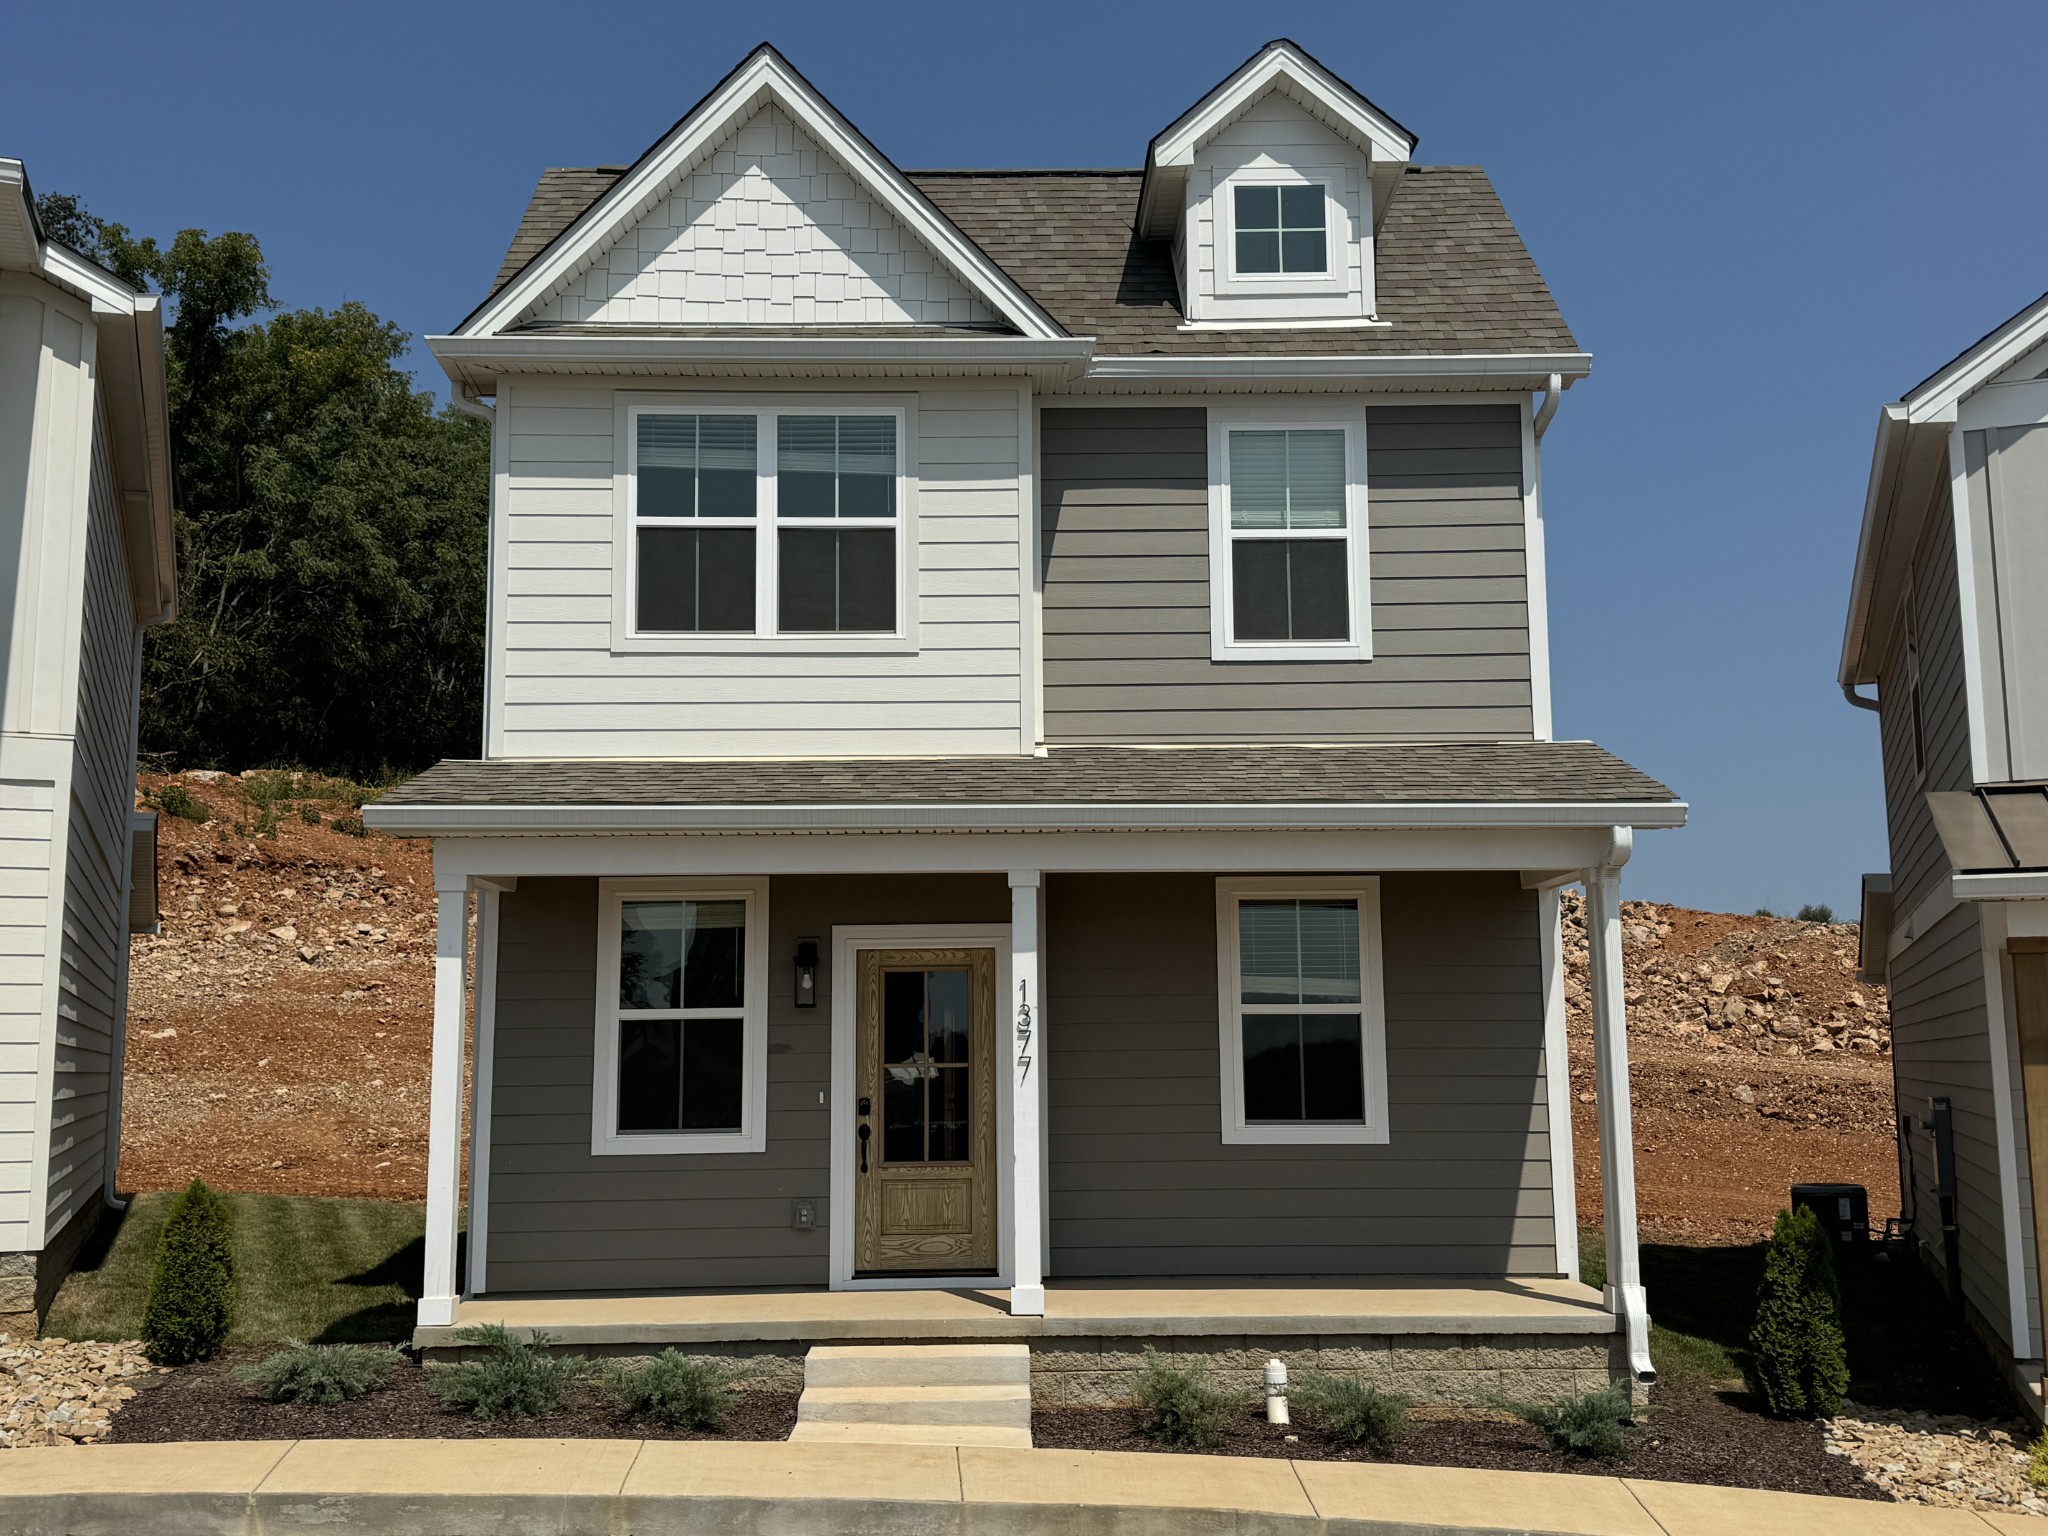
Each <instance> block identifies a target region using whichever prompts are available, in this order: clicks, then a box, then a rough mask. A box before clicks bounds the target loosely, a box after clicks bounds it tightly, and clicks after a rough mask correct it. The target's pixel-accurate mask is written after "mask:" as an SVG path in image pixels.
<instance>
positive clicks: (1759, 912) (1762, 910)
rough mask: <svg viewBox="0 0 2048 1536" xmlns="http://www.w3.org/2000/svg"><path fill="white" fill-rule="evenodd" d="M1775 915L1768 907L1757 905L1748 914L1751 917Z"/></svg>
mask: <svg viewBox="0 0 2048 1536" xmlns="http://www.w3.org/2000/svg"><path fill="white" fill-rule="evenodd" d="M1777 915H1778V914H1777V913H1775V912H1773V911H1772V910H1771V909H1770V908H1769V907H1758V908H1757V909H1756V911H1754V912H1752V913H1751V914H1750V916H1751V917H1776V916H1777Z"/></svg>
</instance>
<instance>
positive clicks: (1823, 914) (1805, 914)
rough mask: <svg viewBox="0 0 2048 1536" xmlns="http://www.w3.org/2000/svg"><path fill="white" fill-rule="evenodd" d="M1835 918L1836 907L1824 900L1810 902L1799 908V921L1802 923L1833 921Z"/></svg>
mask: <svg viewBox="0 0 2048 1536" xmlns="http://www.w3.org/2000/svg"><path fill="white" fill-rule="evenodd" d="M1834 920H1835V909H1834V908H1833V907H1831V906H1829V905H1828V904H1827V903H1826V902H1824V901H1815V902H1808V903H1807V904H1806V905H1805V906H1803V907H1801V908H1800V909H1799V921H1801V922H1802V923H1832V922H1833V921H1834Z"/></svg>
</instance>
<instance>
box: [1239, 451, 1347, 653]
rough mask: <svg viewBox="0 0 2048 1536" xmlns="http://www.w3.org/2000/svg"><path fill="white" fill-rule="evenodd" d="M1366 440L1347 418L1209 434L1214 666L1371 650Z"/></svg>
mask: <svg viewBox="0 0 2048 1536" xmlns="http://www.w3.org/2000/svg"><path fill="white" fill-rule="evenodd" d="M1359 436H1360V433H1359V429H1358V427H1357V426H1356V425H1355V424H1352V423H1347V422H1341V421H1332V422H1319V423H1304V424H1294V423H1282V422H1274V423H1272V424H1267V423H1265V422H1253V421H1245V422H1230V421H1224V422H1219V423H1216V424H1215V425H1214V426H1213V427H1212V430H1211V450H1210V451H1211V460H1212V466H1213V467H1212V473H1211V477H1210V478H1211V484H1210V522H1211V532H1210V580H1211V594H1210V601H1211V605H1212V611H1213V618H1212V626H1211V629H1212V639H1213V649H1214V654H1215V656H1216V659H1218V660H1269V661H1305V660H1319V659H1331V660H1339V659H1344V660H1357V659H1363V658H1364V657H1367V656H1369V655H1370V654H1371V650H1370V645H1369V628H1370V626H1369V623H1368V617H1367V613H1366V594H1367V591H1368V586H1367V564H1366V542H1365V526H1364V525H1365V505H1364V503H1365V494H1364V486H1363V484H1362V483H1361V476H1360V474H1359V472H1358V466H1359V465H1360V464H1361V462H1362V460H1363V457H1364V455H1363V452H1362V446H1361V444H1360V443H1359Z"/></svg>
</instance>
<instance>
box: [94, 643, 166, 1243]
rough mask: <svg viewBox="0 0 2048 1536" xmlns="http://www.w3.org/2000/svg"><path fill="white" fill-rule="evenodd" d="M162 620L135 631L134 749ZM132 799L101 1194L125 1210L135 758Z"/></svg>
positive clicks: (127, 812) (110, 1205)
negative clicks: (154, 635) (147, 659)
mask: <svg viewBox="0 0 2048 1536" xmlns="http://www.w3.org/2000/svg"><path fill="white" fill-rule="evenodd" d="M161 622H162V620H161V619H160V618H159V619H152V620H150V621H149V622H148V623H146V624H142V625H138V626H137V627H136V630H135V661H134V663H133V665H132V666H131V668H130V670H129V673H128V678H129V698H130V699H131V700H132V701H133V702H132V703H131V705H130V707H129V711H128V741H129V744H130V750H131V751H132V750H133V748H134V744H135V743H136V741H137V740H138V739H139V738H140V736H141V734H142V637H143V636H144V635H145V634H147V633H148V632H149V631H150V629H151V628H152V627H154V626H155V625H157V624H159V623H161ZM128 761H129V766H128V803H127V804H126V805H125V806H123V807H122V808H121V809H122V823H121V824H122V827H123V829H124V830H126V832H127V837H126V840H125V841H124V842H123V844H122V847H123V849H124V851H125V852H126V854H127V857H126V858H124V859H122V861H121V963H120V965H119V967H118V968H117V970H116V973H115V976H114V1029H113V1035H114V1041H113V1056H112V1059H111V1060H110V1061H109V1062H108V1064H107V1131H106V1166H105V1168H104V1169H102V1170H101V1183H100V1198H101V1200H102V1202H103V1203H104V1204H105V1205H106V1207H107V1209H109V1210H113V1211H125V1210H127V1209H128V1202H127V1201H126V1200H123V1199H122V1198H121V1197H120V1195H119V1194H117V1193H116V1192H115V1180H116V1179H117V1178H118V1177H119V1175H120V1172H121V1084H122V1077H123V1074H124V1073H125V1072H126V1070H127V1065H128V972H129V970H130V969H131V968H132V966H133V964H134V954H135V935H134V933H133V932H132V931H130V929H129V927H128V909H129V906H130V904H131V903H132V902H133V901H134V899H135V833H134V830H133V828H132V826H131V825H130V824H131V823H132V822H133V821H134V820H135V759H134V758H133V757H130V758H129V760H128Z"/></svg>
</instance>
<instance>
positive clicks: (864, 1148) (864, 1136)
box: [860, 1125, 875, 1173]
mask: <svg viewBox="0 0 2048 1536" xmlns="http://www.w3.org/2000/svg"><path fill="white" fill-rule="evenodd" d="M874 1134H875V1133H874V1132H873V1131H872V1130H870V1129H869V1128H868V1127H867V1126H865V1125H863V1126H862V1127H861V1128H860V1171H861V1172H862V1173H866V1172H867V1171H868V1138H869V1137H870V1136H872V1135H874Z"/></svg>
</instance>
